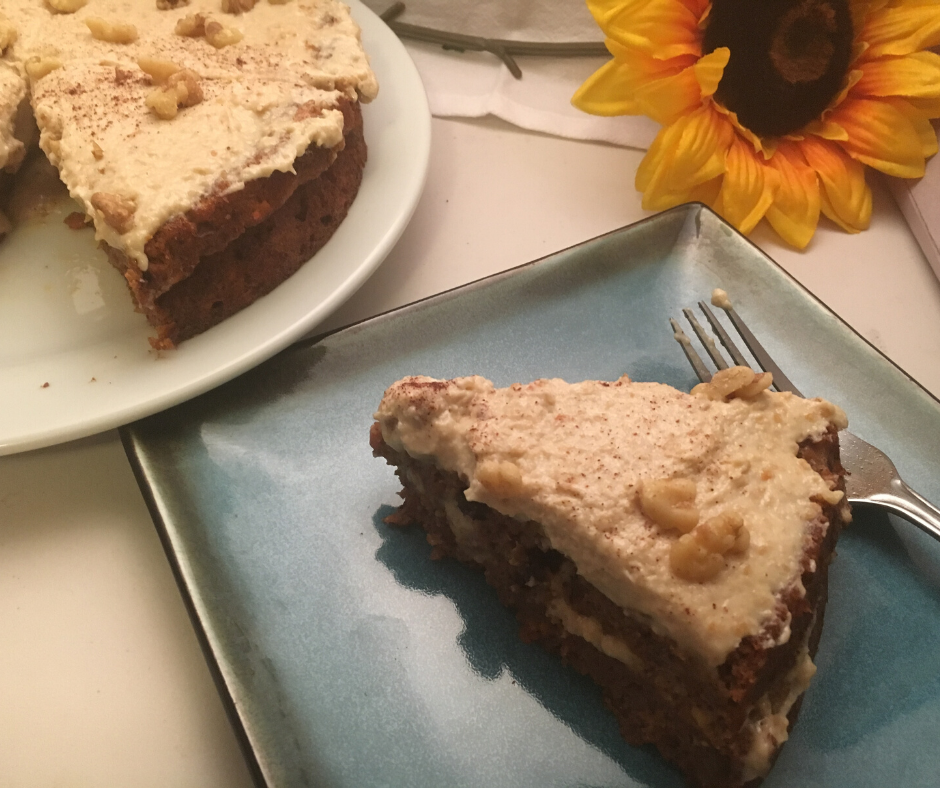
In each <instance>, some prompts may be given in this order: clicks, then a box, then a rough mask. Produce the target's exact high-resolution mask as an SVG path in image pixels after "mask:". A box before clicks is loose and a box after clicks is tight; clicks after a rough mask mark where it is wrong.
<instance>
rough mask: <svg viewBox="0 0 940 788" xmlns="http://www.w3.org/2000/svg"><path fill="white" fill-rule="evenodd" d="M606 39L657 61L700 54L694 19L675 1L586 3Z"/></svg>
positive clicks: (700, 48)
mask: <svg viewBox="0 0 940 788" xmlns="http://www.w3.org/2000/svg"><path fill="white" fill-rule="evenodd" d="M588 7H589V8H590V9H591V13H592V14H594V19H595V20H596V21H597V24H598V25H600V28H601V30H603V31H604V34H605V35H606V36H607V37H608V38H612V39H614V40H615V41H619V42H620V43H621V44H623V45H624V46H628V47H632V48H634V49H639V50H640V51H641V52H646V53H647V54H650V55H655V56H656V57H658V58H662V59H668V58H672V57H677V56H679V55H695V56H700V55H701V54H702V41H701V38H702V37H701V31H700V30H699V29H698V18H697V17H696V16H695V14H694V13H692V11H690V10H689V9H688V7H686V6H685V5H683V3H681V2H679V0H621V1H620V2H610V1H609V0H600V1H598V0H590V1H589V3H588Z"/></svg>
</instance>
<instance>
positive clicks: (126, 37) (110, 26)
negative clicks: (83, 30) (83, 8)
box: [85, 16, 137, 44]
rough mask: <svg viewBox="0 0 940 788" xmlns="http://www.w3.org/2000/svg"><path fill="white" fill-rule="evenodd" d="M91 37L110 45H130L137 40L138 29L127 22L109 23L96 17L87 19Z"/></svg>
mask: <svg viewBox="0 0 940 788" xmlns="http://www.w3.org/2000/svg"><path fill="white" fill-rule="evenodd" d="M85 26H86V27H87V28H88V29H89V30H90V31H91V37H92V38H96V39H97V40H98V41H107V42H108V43H110V44H130V43H133V42H134V41H136V40H137V28H136V27H134V26H133V25H130V24H127V23H125V22H109V21H108V20H106V19H99V18H98V17H96V16H89V17H85Z"/></svg>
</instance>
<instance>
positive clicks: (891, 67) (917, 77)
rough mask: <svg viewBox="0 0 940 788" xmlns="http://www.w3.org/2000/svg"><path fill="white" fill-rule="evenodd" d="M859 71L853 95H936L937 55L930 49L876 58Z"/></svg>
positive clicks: (939, 85)
mask: <svg viewBox="0 0 940 788" xmlns="http://www.w3.org/2000/svg"><path fill="white" fill-rule="evenodd" d="M861 70H862V78H861V79H860V80H859V81H858V83H856V85H855V90H854V91H853V95H860V96H904V97H905V98H909V97H917V98H928V99H933V98H938V97H940V55H936V54H934V53H933V52H915V53H914V54H912V55H906V56H904V57H883V58H878V59H877V60H870V61H868V62H866V63H864V64H862V65H861Z"/></svg>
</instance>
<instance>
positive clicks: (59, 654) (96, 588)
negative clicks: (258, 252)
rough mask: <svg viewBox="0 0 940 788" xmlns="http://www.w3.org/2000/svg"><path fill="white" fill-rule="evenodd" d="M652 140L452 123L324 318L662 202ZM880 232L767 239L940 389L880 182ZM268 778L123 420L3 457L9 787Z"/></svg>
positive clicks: (920, 297)
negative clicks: (401, 219)
mask: <svg viewBox="0 0 940 788" xmlns="http://www.w3.org/2000/svg"><path fill="white" fill-rule="evenodd" d="M641 157H642V153H640V152H638V151H634V150H627V149H622V148H615V147H610V146H606V145H599V144H591V143H583V142H573V141H570V140H562V139H557V138H553V137H548V136H541V135H535V134H530V133H525V132H521V131H519V130H517V129H514V128H512V127H510V126H508V125H506V124H504V123H501V122H498V121H493V120H483V121H474V122H460V121H452V120H438V119H435V120H434V126H433V143H432V153H431V167H430V174H429V178H428V184H427V189H426V191H425V193H424V196H423V198H422V200H421V203H420V205H419V206H418V209H417V213H416V214H415V217H414V220H413V221H412V223H411V225H410V226H409V228H408V229H407V231H406V232H405V235H404V237H403V238H402V239H401V241H400V242H399V244H398V245H397V247H396V248H395V249H394V250H393V251H392V253H391V255H390V256H389V258H388V260H387V261H386V262H385V263H384V264H383V265H382V267H381V268H380V269H379V270H378V272H377V273H376V274H375V275H374V276H373V277H372V279H371V280H370V281H369V282H367V283H366V284H365V286H364V287H363V288H362V289H361V290H360V291H359V292H358V293H357V294H356V295H355V296H353V298H352V299H351V300H350V301H349V302H348V303H347V304H346V305H345V306H343V307H342V308H341V309H340V311H339V312H338V313H337V314H335V315H334V316H333V317H332V318H330V319H329V320H328V321H327V322H326V323H325V324H324V326H323V327H324V328H329V327H335V326H340V325H344V324H346V323H349V322H353V321H355V320H358V319H360V318H363V317H367V316H369V315H372V314H375V313H377V312H380V311H384V310H387V309H390V308H392V307H395V306H398V305H400V304H404V303H407V302H410V301H413V300H415V299H417V298H421V297H424V296H426V295H430V294H432V293H436V292H439V291H441V290H444V289H447V288H450V287H454V286H456V285H460V284H463V283H465V282H469V281H471V280H474V279H477V278H479V277H481V276H485V275H487V274H491V273H493V272H496V271H500V270H503V269H505V268H508V267H511V266H514V265H517V264H520V263H524V262H526V261H528V260H531V259H534V258H537V257H541V256H543V255H546V254H549V253H551V252H555V251H557V250H559V249H563V248H565V247H567V246H570V245H572V244H575V243H578V242H580V241H584V240H587V239H589V238H591V237H593V236H596V235H598V234H600V233H603V232H606V231H608V230H612V229H615V228H617V227H620V226H622V225H625V224H628V223H630V222H633V221H635V220H637V219H640V218H642V217H643V216H645V215H646V214H645V212H644V211H643V210H642V209H641V208H640V197H639V195H638V194H637V193H636V192H635V191H634V188H633V173H634V171H635V169H636V165H637V164H638V163H639V161H640V158H641ZM874 188H875V211H874V218H873V221H872V227H871V229H870V230H869V231H868V232H865V233H862V234H860V235H856V236H850V235H846V234H844V233H842V232H841V231H839V230H837V229H835V228H834V227H833V226H832V225H829V224H828V223H826V222H825V221H823V223H822V224H821V227H820V229H819V231H818V233H817V236H816V238H815V240H814V241H813V242H812V244H811V246H810V248H809V249H808V250H807V251H806V252H803V253H799V252H794V251H792V250H789V249H787V248H785V247H783V246H782V245H781V244H780V243H779V242H778V241H777V240H776V239H775V238H774V237H773V236H772V234H771V233H770V232H769V231H766V232H765V231H763V230H759V231H758V232H757V233H755V236H754V240H755V241H756V242H757V243H758V244H759V245H760V246H762V247H763V249H764V250H765V251H767V252H768V253H769V254H770V255H771V256H772V257H774V258H776V259H777V260H778V261H779V262H780V263H782V264H783V265H784V266H785V267H786V268H787V269H788V270H789V271H790V272H791V273H792V274H793V275H794V276H795V277H796V278H797V279H799V280H800V281H801V282H802V283H803V284H804V285H805V286H806V287H807V288H809V290H811V291H812V292H813V293H815V294H816V295H817V296H818V297H819V298H821V299H822V300H823V301H824V302H825V303H827V304H828V305H829V306H830V307H831V308H832V309H833V310H834V311H835V312H836V313H837V314H839V315H840V316H842V317H843V318H844V319H845V320H846V321H847V322H848V323H850V324H851V325H852V326H853V327H854V328H855V329H856V330H857V331H858V332H859V333H860V334H862V335H863V336H864V337H865V338H866V339H868V340H869V341H870V342H872V343H873V344H874V345H875V346H877V347H878V348H879V349H881V350H882V351H883V352H884V353H886V354H887V355H888V356H889V357H890V358H892V359H893V360H894V361H895V362H897V363H898V364H899V365H900V366H901V367H902V368H904V369H905V370H906V371H907V372H908V373H910V374H911V375H912V376H913V377H914V378H915V379H916V380H918V381H920V382H921V383H922V384H923V385H924V386H926V387H927V388H928V389H929V390H930V391H932V392H933V393H934V394H935V395H940V283H938V281H937V279H936V278H935V277H934V275H933V273H932V271H931V269H930V267H929V266H928V265H927V262H926V261H925V259H924V257H923V255H922V254H921V252H920V250H919V248H918V247H917V246H916V244H915V242H914V240H913V237H912V235H911V233H910V231H909V230H908V228H907V226H906V224H905V223H904V220H903V219H902V217H901V215H900V213H899V212H898V210H897V208H896V207H895V205H894V203H893V202H892V200H891V198H890V196H888V193H887V190H886V189H885V188H884V187H883V186H882V184H880V183H875V184H874ZM250 784H251V781H250V778H249V776H248V772H247V770H246V768H245V765H244V763H243V760H242V757H241V754H240V751H239V749H238V746H237V743H236V741H235V737H234V735H233V734H232V732H231V729H230V728H229V725H228V723H227V720H226V717H225V714H224V712H223V709H222V705H221V702H220V701H219V698H218V695H217V694H216V691H215V687H214V685H213V683H212V679H211V677H210V675H209V671H208V669H207V667H206V665H205V662H204V660H203V657H202V654H201V652H200V650H199V647H198V645H197V642H196V638H195V635H194V634H193V631H192V628H191V626H190V624H189V620H188V618H187V615H186V612H185V609H184V607H183V603H182V601H181V599H180V595H179V592H178V591H177V588H176V586H175V584H174V581H173V578H172V576H171V574H170V569H169V566H168V564H167V562H166V559H165V557H164V554H163V551H162V548H161V546H160V543H159V541H158V539H157V535H156V532H155V530H154V527H153V524H152V522H151V520H150V517H149V514H148V512H147V509H146V507H145V506H144V502H143V499H142V497H141V495H140V492H139V491H138V488H137V485H136V483H135V481H134V477H133V475H132V474H131V471H130V467H129V465H128V463H127V460H126V458H125V456H124V452H123V449H122V447H121V444H120V441H119V440H118V437H117V433H116V432H108V433H104V434H102V435H99V436H97V437H94V438H89V439H86V440H81V441H77V442H74V443H70V444H65V445H62V446H57V447H54V448H50V449H43V450H40V451H34V452H29V453H25V454H19V455H14V456H9V457H3V458H0V785H2V786H4V788H19V787H20V786H28V787H29V788H33V787H34V786H44V787H46V786H48V787H50V788H52V787H57V786H62V787H63V788H65V787H66V786H67V787H68V788H85V787H86V786H87V787H92V786H95V787H98V786H122V787H123V788H135V787H136V786H160V788H166V787H167V786H173V787H174V788H186V787H188V786H193V787H194V788H195V787H196V786H198V787H199V788H214V787H215V786H219V788H222V787H223V786H224V788H241V787H242V786H249V785H250Z"/></svg>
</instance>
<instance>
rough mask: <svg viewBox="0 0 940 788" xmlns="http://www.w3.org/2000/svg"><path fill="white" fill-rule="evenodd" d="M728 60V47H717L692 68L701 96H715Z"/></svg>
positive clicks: (729, 56) (729, 54)
mask: <svg viewBox="0 0 940 788" xmlns="http://www.w3.org/2000/svg"><path fill="white" fill-rule="evenodd" d="M730 58H731V50H730V49H728V47H718V48H717V49H715V51H714V52H709V53H708V54H707V55H703V56H702V57H700V58H699V59H698V62H697V63H696V64H695V66H694V68H695V79H696V80H697V81H698V84H699V86H700V87H701V91H702V95H703V96H714V95H715V91H716V90H718V83H719V82H721V78H722V77H723V76H724V73H725V66H727V65H728V60H729V59H730Z"/></svg>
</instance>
